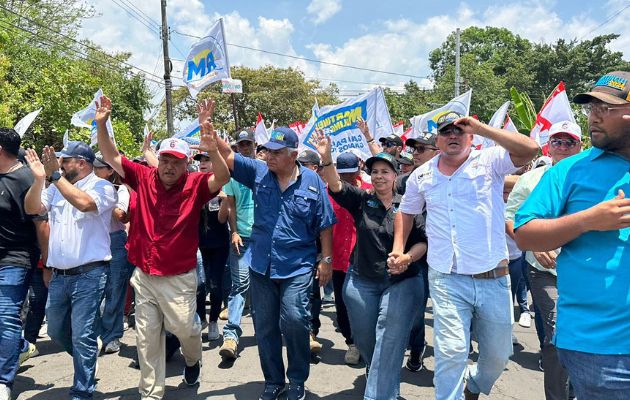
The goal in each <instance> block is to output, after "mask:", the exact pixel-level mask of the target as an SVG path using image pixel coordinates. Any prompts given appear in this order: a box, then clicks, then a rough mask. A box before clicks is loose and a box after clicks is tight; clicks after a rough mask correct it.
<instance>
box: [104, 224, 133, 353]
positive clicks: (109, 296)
mask: <svg viewBox="0 0 630 400" xmlns="http://www.w3.org/2000/svg"><path fill="white" fill-rule="evenodd" d="M109 237H110V239H111V245H110V248H111V251H112V259H111V260H110V262H109V274H108V276H107V283H106V284H105V307H104V308H103V316H102V317H101V339H102V340H103V343H104V344H107V343H109V342H111V341H113V340H114V339H120V338H122V337H123V316H124V312H125V299H126V297H127V285H128V284H129V279H131V274H132V273H133V269H134V266H133V265H132V264H131V263H130V262H129V260H128V259H127V249H126V248H125V243H127V233H126V232H125V231H122V230H121V231H117V232H112V233H110V234H109Z"/></svg>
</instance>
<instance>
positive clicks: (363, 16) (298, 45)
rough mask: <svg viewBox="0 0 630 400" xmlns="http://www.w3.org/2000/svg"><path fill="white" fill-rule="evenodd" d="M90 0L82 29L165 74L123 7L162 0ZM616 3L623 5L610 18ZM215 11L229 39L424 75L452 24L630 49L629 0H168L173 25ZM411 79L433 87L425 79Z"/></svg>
mask: <svg viewBox="0 0 630 400" xmlns="http://www.w3.org/2000/svg"><path fill="white" fill-rule="evenodd" d="M88 3H91V4H92V5H93V6H94V8H95V9H96V11H97V13H98V14H99V16H98V17H96V18H94V19H92V20H90V21H89V22H88V23H86V24H85V25H84V27H83V29H82V32H81V35H82V36H84V37H89V38H90V39H91V40H93V41H94V42H96V43H98V44H100V45H101V46H102V47H104V48H105V49H108V50H112V51H128V52H131V53H132V54H133V56H132V58H131V63H132V64H134V65H137V66H139V67H141V68H143V69H144V70H147V71H151V72H152V73H155V74H156V75H158V76H161V75H162V72H161V71H162V66H161V62H162V61H161V59H160V57H161V42H160V39H159V35H158V34H157V32H155V31H154V30H151V29H149V28H148V27H146V26H145V25H143V24H141V23H140V22H139V21H137V20H136V19H134V18H132V17H131V16H130V15H129V13H130V10H131V8H130V6H128V4H132V5H133V6H135V7H137V8H138V9H139V10H141V11H142V13H144V14H146V15H147V16H148V18H151V19H152V20H154V21H157V22H158V23H159V21H160V9H159V4H160V2H159V1H158V0H116V1H113V0H110V1H99V2H97V1H96V0H88ZM121 4H122V5H123V6H121ZM125 5H127V7H126V8H127V10H126V11H125V9H124V8H125V7H124V6H125ZM620 10H623V11H622V12H621V13H620V14H619V15H617V16H615V17H614V18H612V19H611V20H610V21H608V22H606V20H607V19H609V18H611V17H613V15H614V14H615V13H617V12H619V11H620ZM219 17H223V18H224V20H225V29H226V36H227V39H228V42H229V43H234V44H240V45H246V46H250V47H254V48H259V49H265V50H270V51H275V52H279V53H284V54H290V55H294V56H299V57H307V58H313V59H317V60H323V61H329V62H336V63H340V64H346V65H354V66H358V67H364V68H370V69H377V70H385V71H391V72H395V73H401V74H410V75H416V76H427V75H429V74H430V72H431V70H430V68H429V64H428V56H429V52H430V51H431V50H432V49H434V48H436V47H438V46H439V45H440V44H441V43H442V42H443V41H444V40H445V39H446V37H447V35H448V34H449V33H451V32H453V31H454V30H455V29H456V28H457V27H459V28H462V29H464V28H466V27H468V26H487V25H491V26H500V27H506V28H508V29H510V30H512V31H513V32H515V33H518V34H519V35H521V36H523V37H526V38H528V39H530V40H532V41H535V42H541V41H544V42H554V41H555V40H557V39H558V38H565V39H572V38H591V37H593V36H595V35H599V34H605V33H611V32H616V33H620V34H622V37H621V38H620V39H618V40H617V41H615V42H614V43H613V44H612V45H611V49H613V50H616V51H622V52H623V53H624V56H625V57H624V58H626V59H628V58H630V25H628V24H627V21H628V20H630V0H608V1H569V0H562V1H539V0H530V1H513V0H503V1H486V0H478V1H456V0H443V1H397V0H386V1H382V0H379V1H373V0H369V1H359V0H303V1H287V0H283V1H269V0H259V1H244V0H231V1H208V0H169V1H168V18H169V26H170V27H171V29H173V30H175V31H178V32H183V33H186V34H192V35H202V34H203V33H204V32H205V31H206V30H207V29H208V28H209V27H210V25H211V24H212V22H213V21H215V20H216V19H217V18H219ZM145 22H146V21H145ZM602 23H604V25H603V26H601V27H600V26H599V25H601V24H602ZM148 25H149V26H151V23H148ZM194 40H195V39H192V38H189V37H185V36H182V35H178V34H173V35H172V41H171V44H170V54H171V56H172V57H173V58H174V59H175V60H174V68H175V71H174V75H175V76H176V79H175V80H174V83H175V84H176V85H179V84H181V79H179V76H181V62H180V61H178V60H180V59H182V58H184V56H185V54H186V53H187V51H188V48H189V47H190V45H191V44H192V43H193V42H194ZM228 53H229V56H230V61H231V63H232V65H245V66H250V67H259V66H262V65H267V64H271V65H275V66H279V67H289V66H292V67H296V68H299V69H301V70H302V71H304V73H305V75H306V76H307V77H309V78H319V79H335V80H338V81H356V82H366V83H348V82H337V84H338V85H339V86H340V88H341V89H342V90H343V91H344V93H347V94H351V93H353V92H360V91H364V90H367V89H369V88H370V87H372V86H374V85H383V86H388V87H390V88H392V89H394V90H399V89H401V88H402V85H403V84H404V82H406V81H407V80H409V78H408V77H404V76H395V75H385V74H380V73H375V72H369V71H357V70H353V69H347V68H340V67H333V66H329V65H322V64H317V63H310V62H306V61H303V60H294V59H290V58H286V57H279V56H275V55H271V54H264V53H258V52H252V51H250V50H246V49H240V48H235V47H229V46H228ZM414 80H416V81H417V82H418V83H419V84H420V85H423V86H427V87H430V86H431V81H430V80H429V79H427V78H416V79H414ZM322 82H323V83H328V82H329V81H326V80H323V81H322ZM152 89H153V91H154V92H155V94H156V99H157V100H159V97H160V93H161V91H162V90H161V88H160V87H159V85H157V84H152Z"/></svg>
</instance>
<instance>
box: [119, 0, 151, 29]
mask: <svg viewBox="0 0 630 400" xmlns="http://www.w3.org/2000/svg"><path fill="white" fill-rule="evenodd" d="M121 1H122V0H121ZM112 2H113V3H114V4H116V5H117V6H118V7H120V8H122V9H123V10H124V11H125V12H126V13H127V14H128V15H129V16H130V17H132V18H134V19H135V20H136V21H138V22H140V23H141V24H142V25H144V26H146V27H147V28H149V30H150V31H151V32H153V33H157V34H159V33H160V32H159V30H156V29H155V28H154V27H153V26H151V25H149V24H148V23H147V22H146V21H145V20H144V19H143V18H142V17H141V16H138V15H139V14H138V13H137V12H136V11H135V10H133V9H131V8H129V6H126V5H123V4H121V3H119V2H118V1H116V0H112Z"/></svg>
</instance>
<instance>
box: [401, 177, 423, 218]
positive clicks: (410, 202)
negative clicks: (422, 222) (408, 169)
mask: <svg viewBox="0 0 630 400" xmlns="http://www.w3.org/2000/svg"><path fill="white" fill-rule="evenodd" d="M419 170H420V168H416V170H415V171H414V172H412V173H411V175H409V178H408V179H407V190H405V195H404V196H403V198H402V200H401V202H400V208H399V209H400V211H401V212H403V213H405V214H411V215H418V214H422V211H423V210H424V203H425V199H424V193H423V192H421V191H420V188H419V186H418V173H417V172H418V171H419Z"/></svg>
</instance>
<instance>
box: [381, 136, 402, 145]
mask: <svg viewBox="0 0 630 400" xmlns="http://www.w3.org/2000/svg"><path fill="white" fill-rule="evenodd" d="M378 141H379V142H381V143H385V142H392V143H394V144H396V146H402V145H403V141H402V139H401V138H400V136H396V135H395V134H393V133H392V134H391V135H389V136H385V137H382V138H380V139H379V140H378Z"/></svg>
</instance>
